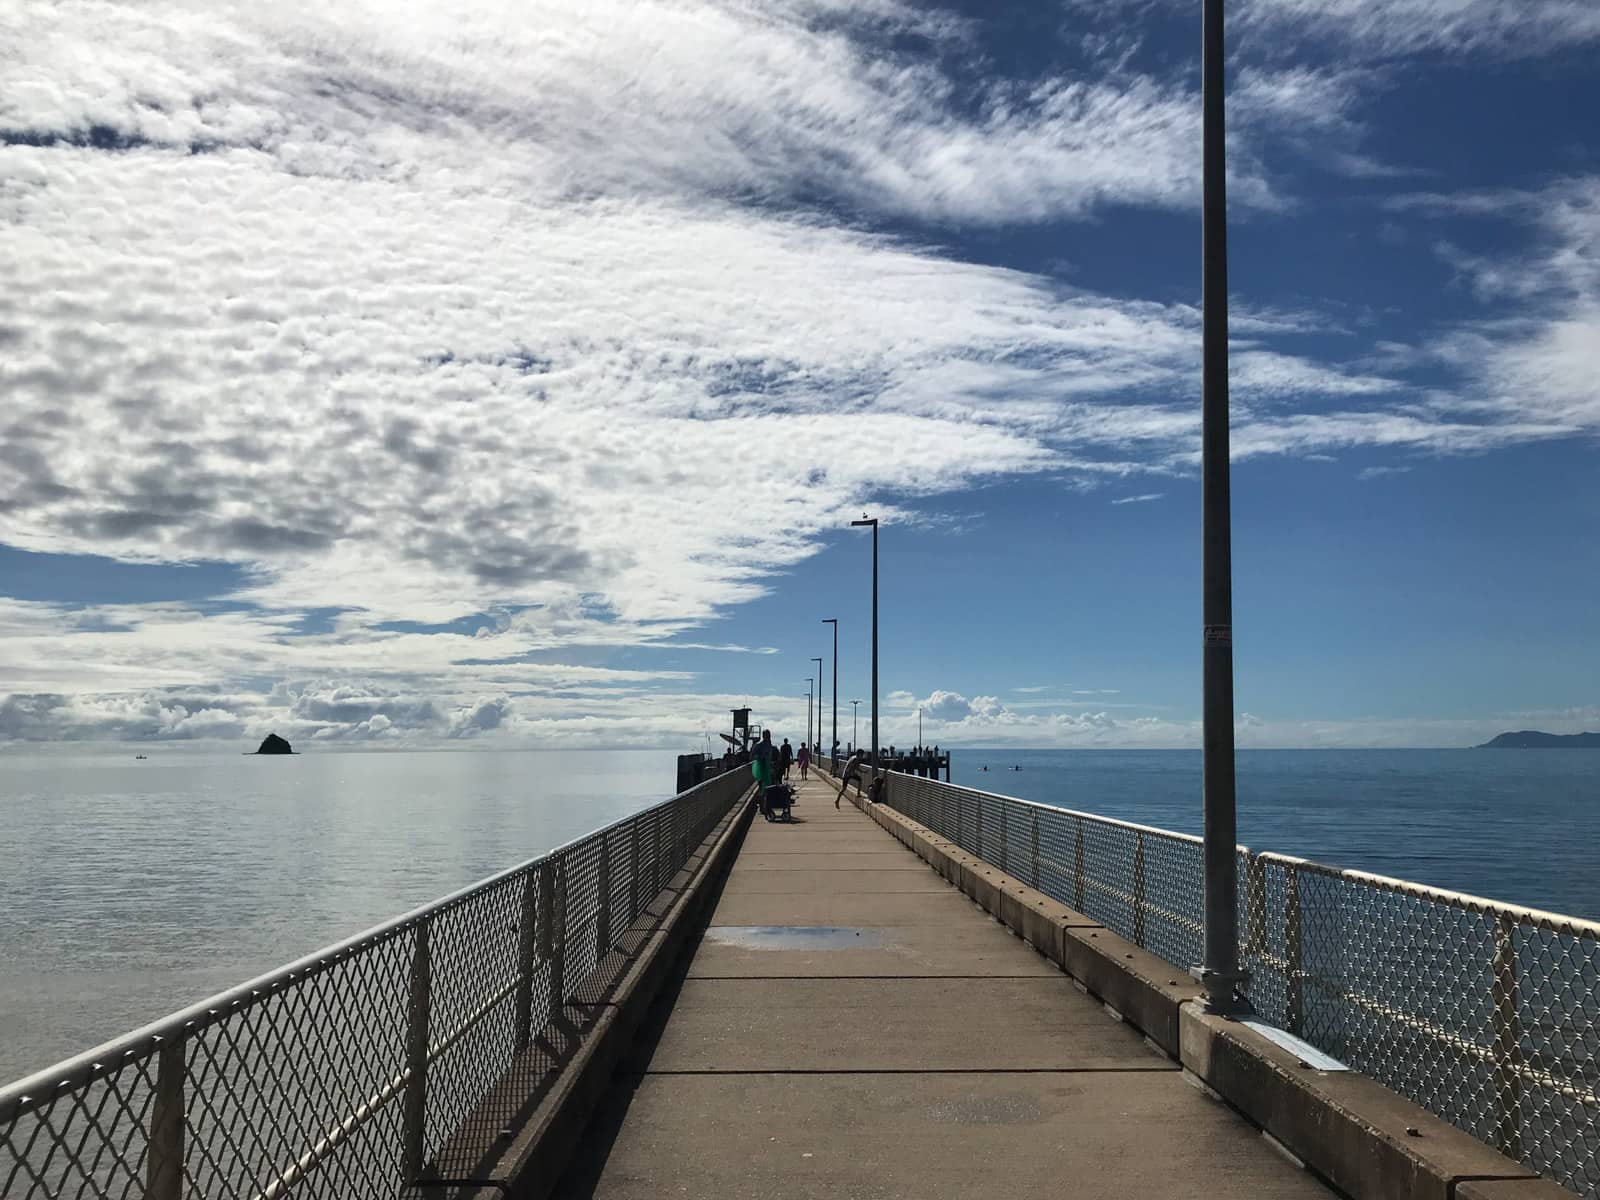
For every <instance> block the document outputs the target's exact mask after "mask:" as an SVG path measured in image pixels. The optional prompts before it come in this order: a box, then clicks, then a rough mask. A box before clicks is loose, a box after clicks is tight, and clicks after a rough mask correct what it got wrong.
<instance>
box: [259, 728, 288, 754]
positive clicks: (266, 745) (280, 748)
mask: <svg viewBox="0 0 1600 1200" xmlns="http://www.w3.org/2000/svg"><path fill="white" fill-rule="evenodd" d="M256 753H257V754H293V753H294V750H293V749H292V748H291V747H290V745H289V743H288V742H286V741H284V740H283V738H281V737H279V736H278V735H277V734H275V733H269V734H267V736H266V739H265V740H264V741H262V743H261V749H259V750H257V751H256Z"/></svg>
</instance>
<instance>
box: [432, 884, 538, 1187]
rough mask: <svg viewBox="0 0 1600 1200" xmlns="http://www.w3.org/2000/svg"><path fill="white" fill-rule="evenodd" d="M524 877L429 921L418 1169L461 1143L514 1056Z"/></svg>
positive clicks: (482, 1134) (479, 1132)
mask: <svg viewBox="0 0 1600 1200" xmlns="http://www.w3.org/2000/svg"><path fill="white" fill-rule="evenodd" d="M527 875H528V873H527V872H521V873H518V874H514V875H512V876H510V877H508V878H506V879H504V880H503V881H501V882H500V883H498V884H496V885H494V886H492V887H488V888H485V889H483V890H482V891H480V892H476V893H474V894H473V895H471V896H469V897H467V898H465V899H464V900H462V902H460V903H459V904H456V905H453V906H451V907H450V908H448V909H445V910H443V911H441V912H438V913H436V914H435V915H433V916H432V917H430V918H429V944H430V945H429V948H430V953H431V956H432V962H431V976H432V977H431V988H430V993H429V1011H428V1016H429V1033H428V1037H429V1062H428V1066H427V1072H428V1087H427V1098H428V1103H427V1107H426V1112H427V1127H426V1130H425V1132H424V1135H423V1139H422V1159H423V1161H424V1162H435V1161H436V1160H437V1159H438V1157H439V1155H440V1151H441V1150H442V1149H443V1148H444V1146H445V1145H446V1143H447V1142H449V1141H450V1140H451V1139H452V1138H457V1139H459V1138H461V1137H463V1128H464V1126H466V1125H467V1123H468V1121H469V1116H470V1115H471V1114H473V1112H474V1110H477V1109H478V1108H479V1106H480V1105H481V1103H482V1101H483V1099H484V1097H485V1096H486V1095H487V1094H488V1092H489V1091H490V1089H491V1088H492V1087H493V1086H494V1084H495V1082H496V1081H497V1080H498V1079H499V1078H500V1077H501V1076H502V1075H504V1073H505V1071H506V1070H507V1068H509V1066H510V1065H511V1059H512V1056H513V1055H514V1053H515V1052H516V1049H517V1032H518V1030H517V1024H518V1023H517V1007H516V988H517V983H518V974H519V972H518V952H519V947H520V944H521V942H520V937H521V932H522V923H523V921H524V920H525V919H527V918H531V917H532V916H533V915H534V914H532V913H528V912H526V911H525V906H526V904H527V903H528V899H529V897H528V878H527ZM535 886H537V885H535ZM533 898H534V900H535V902H536V901H537V892H535V894H534V897H533ZM478 1119H479V1120H480V1121H481V1120H482V1119H484V1118H483V1117H482V1116H481V1115H480V1117H479V1118H478ZM493 1133H494V1131H493V1130H489V1129H474V1130H471V1131H469V1132H467V1133H466V1134H465V1137H466V1139H467V1140H471V1141H479V1140H482V1141H485V1142H486V1141H487V1140H489V1139H491V1138H492V1136H493Z"/></svg>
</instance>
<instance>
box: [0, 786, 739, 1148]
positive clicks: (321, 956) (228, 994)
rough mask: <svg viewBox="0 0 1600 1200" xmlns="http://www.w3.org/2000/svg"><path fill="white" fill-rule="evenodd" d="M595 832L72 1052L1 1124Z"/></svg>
mask: <svg viewBox="0 0 1600 1200" xmlns="http://www.w3.org/2000/svg"><path fill="white" fill-rule="evenodd" d="M719 778H721V777H720V776H718V777H714V778H711V779H708V780H706V781H705V782H704V783H702V784H698V785H697V786H695V787H693V788H690V789H689V790H688V791H687V792H684V793H682V796H685V797H686V796H691V795H694V794H695V793H696V792H698V791H701V790H702V789H705V788H709V787H711V786H712V785H713V784H715V783H716V782H717V781H718V779H719ZM678 799H680V797H674V798H673V799H671V800H664V801H662V802H660V803H659V804H652V805H651V806H650V807H648V808H644V809H640V810H639V812H637V813H634V814H632V815H630V816H628V817H624V818H623V819H622V820H619V821H614V822H612V824H611V825H608V826H606V827H605V830H603V831H598V832H608V831H610V830H611V829H614V828H616V827H617V826H619V825H623V824H626V823H627V822H628V821H630V820H634V819H636V818H638V817H642V816H644V815H645V814H647V813H651V812H656V811H658V810H660V809H664V808H667V807H670V806H671V805H672V804H674V803H675V802H676V801H677V800H678ZM594 836H596V835H595V833H586V834H584V835H583V836H581V837H575V838H572V839H571V840H570V841H566V842H563V843H562V844H561V845H559V846H557V847H555V848H554V849H551V850H547V851H545V852H544V853H543V854H541V855H539V856H538V857H536V858H530V859H526V860H524V861H523V862H520V863H518V864H517V865H516V866H514V867H506V868H505V869H504V870H500V871H496V872H495V873H494V874H492V875H486V876H484V877H483V878H482V879H480V880H478V881H477V882H476V883H469V884H467V885H466V886H465V887H460V888H457V889H456V890H455V891H453V892H449V893H447V894H445V895H443V896H440V897H439V898H438V899H437V900H430V901H428V902H427V903H426V904H421V905H418V906H417V907H416V908H413V909H411V910H410V911H409V912H405V913H402V914H401V915H400V916H398V917H390V918H389V919H388V920H387V921H380V922H379V923H378V924H376V925H374V926H372V927H371V928H370V929H366V930H363V931H362V932H360V933H357V934H353V935H351V936H350V937H347V938H343V939H341V940H340V941H337V942H334V943H332V944H331V945H328V946H324V947H323V948H322V949H321V950H313V951H312V952H311V953H310V954H307V955H304V956H303V957H301V958H297V959H295V960H294V961H293V962H290V963H286V964H285V965H284V966H281V967H276V968H274V969H273V970H271V971H267V972H265V973H264V974H261V975H258V976H256V977H255V978H254V979H252V980H250V981H249V982H248V983H241V984H237V985H236V986H234V987H231V988H227V989H225V990H223V991H220V992H218V993H217V994H216V995H214V996H211V997H209V998H207V999H205V1000H200V1001H197V1002H195V1003H194V1004H191V1005H189V1006H188V1007H187V1008H181V1009H179V1010H178V1011H177V1012H175V1013H171V1014H169V1015H167V1016H165V1017H159V1018H157V1019H156V1020H154V1021H151V1022H150V1023H149V1024H147V1025H142V1026H140V1027H139V1028H138V1029H135V1030H133V1031H132V1032H131V1033H125V1034H123V1035H121V1036H120V1037H115V1038H112V1039H111V1040H110V1041H107V1042H102V1043H101V1044H100V1045H98V1046H95V1047H94V1048H92V1049H90V1050H85V1051H83V1052H82V1053H80V1054H75V1055H73V1056H72V1057H71V1058H66V1059H62V1060H61V1061H60V1062H58V1063H55V1064H53V1065H51V1066H48V1067H45V1068H43V1069H42V1070H39V1071H35V1072H34V1073H33V1074H31V1075H25V1076H23V1077H22V1078H21V1079H18V1080H16V1081H14V1082H12V1083H9V1084H7V1085H6V1086H4V1087H0V1121H7V1120H11V1119H12V1118H14V1117H18V1116H21V1115H22V1114H23V1113H25V1112H27V1111H28V1109H29V1108H31V1107H33V1106H34V1105H36V1104H40V1103H44V1102H45V1101H46V1100H47V1099H48V1097H44V1096H39V1095H36V1093H39V1092H42V1091H52V1092H54V1091H59V1090H60V1088H61V1087H63V1086H67V1085H70V1084H73V1083H78V1082H86V1081H88V1080H89V1079H93V1078H95V1077H96V1076H98V1075H100V1074H103V1073H104V1072H105V1071H107V1070H109V1069H111V1065H110V1063H109V1060H110V1059H112V1058H126V1056H127V1055H128V1054H130V1053H139V1052H141V1051H148V1050H150V1049H152V1048H153V1046H152V1043H154V1042H156V1041H158V1040H165V1039H169V1038H173V1037H177V1036H180V1035H183V1034H192V1033H195V1032H198V1031H199V1030H201V1029H204V1028H206V1027H207V1026H210V1025H214V1024H216V1023H217V1022H218V1021H222V1020H226V1019H229V1018H231V1017H233V1016H235V1015H237V1013H238V1012H241V1011H243V1010H244V1009H247V1008H249V1007H250V1006H251V1005H254V1004H259V1003H261V1002H262V1001H264V1000H267V999H269V998H270V997H271V996H272V995H273V994H274V993H276V992H278V991H281V990H282V989H283V988H285V987H288V986H289V985H291V984H303V983H304V982H305V981H306V980H307V979H309V978H311V977H312V976H314V975H317V974H319V973H321V972H323V971H326V970H328V969H330V968H332V967H335V966H337V965H339V963H341V962H343V961H344V960H346V959H348V958H350V957H351V956H352V955H354V954H355V953H357V952H358V951H363V950H370V949H371V948H372V947H374V946H377V945H381V944H382V943H383V942H386V941H389V940H390V939H391V938H394V937H397V936H398V935H400V934H402V933H405V932H406V931H407V930H409V929H411V928H412V927H413V926H415V925H416V924H417V923H418V922H420V921H423V920H426V919H428V918H430V917H433V916H436V915H437V914H439V913H441V912H444V911H446V910H448V909H450V908H453V907H454V906H455V905H456V904H457V903H459V902H460V901H462V900H466V899H470V898H471V897H473V896H475V895H477V894H479V893H480V892H484V891H486V890H488V889H489V888H491V887H493V886H495V885H496V884H499V883H503V882H505V881H506V880H508V879H511V878H512V877H514V876H516V875H520V874H523V873H524V872H526V871H529V870H532V869H534V868H537V867H538V866H540V865H541V864H542V863H544V862H546V861H548V860H550V859H553V858H556V857H558V856H559V855H560V854H562V852H564V851H566V850H570V849H572V848H573V847H574V846H578V845H581V844H582V843H584V842H586V841H588V840H589V839H590V838H593V837H594Z"/></svg>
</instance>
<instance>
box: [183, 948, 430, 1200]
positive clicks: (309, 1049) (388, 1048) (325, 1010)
mask: <svg viewBox="0 0 1600 1200" xmlns="http://www.w3.org/2000/svg"><path fill="white" fill-rule="evenodd" d="M414 948H415V928H414V927H408V928H404V929H402V930H401V931H399V932H398V933H396V934H395V935H393V936H389V937H385V938H382V939H378V940H376V941H375V942H374V943H372V944H369V945H367V946H364V947H362V948H360V949H358V950H356V951H354V952H352V953H349V954H347V955H343V956H339V957H337V958H335V959H333V960H332V961H330V963H329V964H328V965H326V966H325V967H323V968H322V969H319V970H314V971H311V972H307V973H306V974H305V975H302V976H300V977H299V978H294V979H289V980H286V981H285V982H284V984H283V986H281V987H279V988H277V989H275V990H272V991H270V992H267V993H265V994H263V995H260V996H258V997H256V998H253V999H250V1000H244V1001H241V1002H239V1003H237V1004H236V1005H234V1006H232V1007H231V1008H230V1009H224V1010H218V1011H215V1012H214V1015H213V1020H212V1022H211V1023H209V1024H207V1025H205V1026H203V1027H201V1028H198V1029H196V1030H194V1031H192V1032H191V1033H190V1035H189V1036H188V1037H187V1038H186V1039H185V1040H184V1045H183V1050H184V1057H185V1072H184V1081H183V1083H184V1087H183V1094H184V1098H185V1102H186V1114H187V1120H186V1126H187V1129H186V1131H185V1138H184V1144H183V1148H184V1152H185V1163H184V1173H185V1175H186V1176H187V1178H188V1183H189V1187H190V1188H191V1190H192V1191H193V1192H194V1193H195V1194H198V1195H202V1196H255V1195H260V1194H263V1193H267V1194H272V1193H275V1192H281V1191H283V1190H286V1189H287V1188H289V1187H294V1189H295V1191H296V1194H304V1195H313V1196H321V1195H326V1196H335V1195H340V1194H349V1193H350V1192H351V1191H360V1190H362V1189H377V1190H379V1191H380V1192H381V1191H383V1190H384V1189H387V1188H392V1187H393V1186H395V1185H396V1184H397V1183H398V1181H399V1171H400V1161H399V1155H398V1154H397V1153H396V1151H395V1149H394V1147H395V1145H396V1141H395V1138H394V1131H395V1130H396V1129H397V1128H398V1125H399V1121H400V1115H401V1114H400V1103H399V1101H400V1098H401V1096H402V1093H403V1086H404V1079H403V1076H404V1071H405V1031H406V1028H407V1015H408V1013H407V1010H408V1004H409V995H410V991H409V978H410V970H411V963H412V959H413V956H414ZM335 1139H337V1140H338V1143H339V1145H340V1150H341V1152H340V1154H339V1155H338V1157H337V1160H336V1161H335V1160H332V1159H330V1158H328V1157H326V1155H327V1151H328V1144H329V1142H330V1141H332V1140H335Z"/></svg>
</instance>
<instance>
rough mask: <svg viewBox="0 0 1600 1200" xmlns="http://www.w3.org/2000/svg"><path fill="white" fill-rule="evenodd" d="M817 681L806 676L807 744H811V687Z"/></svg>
mask: <svg viewBox="0 0 1600 1200" xmlns="http://www.w3.org/2000/svg"><path fill="white" fill-rule="evenodd" d="M815 682H816V681H815V680H814V679H812V678H811V676H809V675H807V676H806V744H807V745H808V746H809V745H810V744H811V685H812V684H813V683H815Z"/></svg>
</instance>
